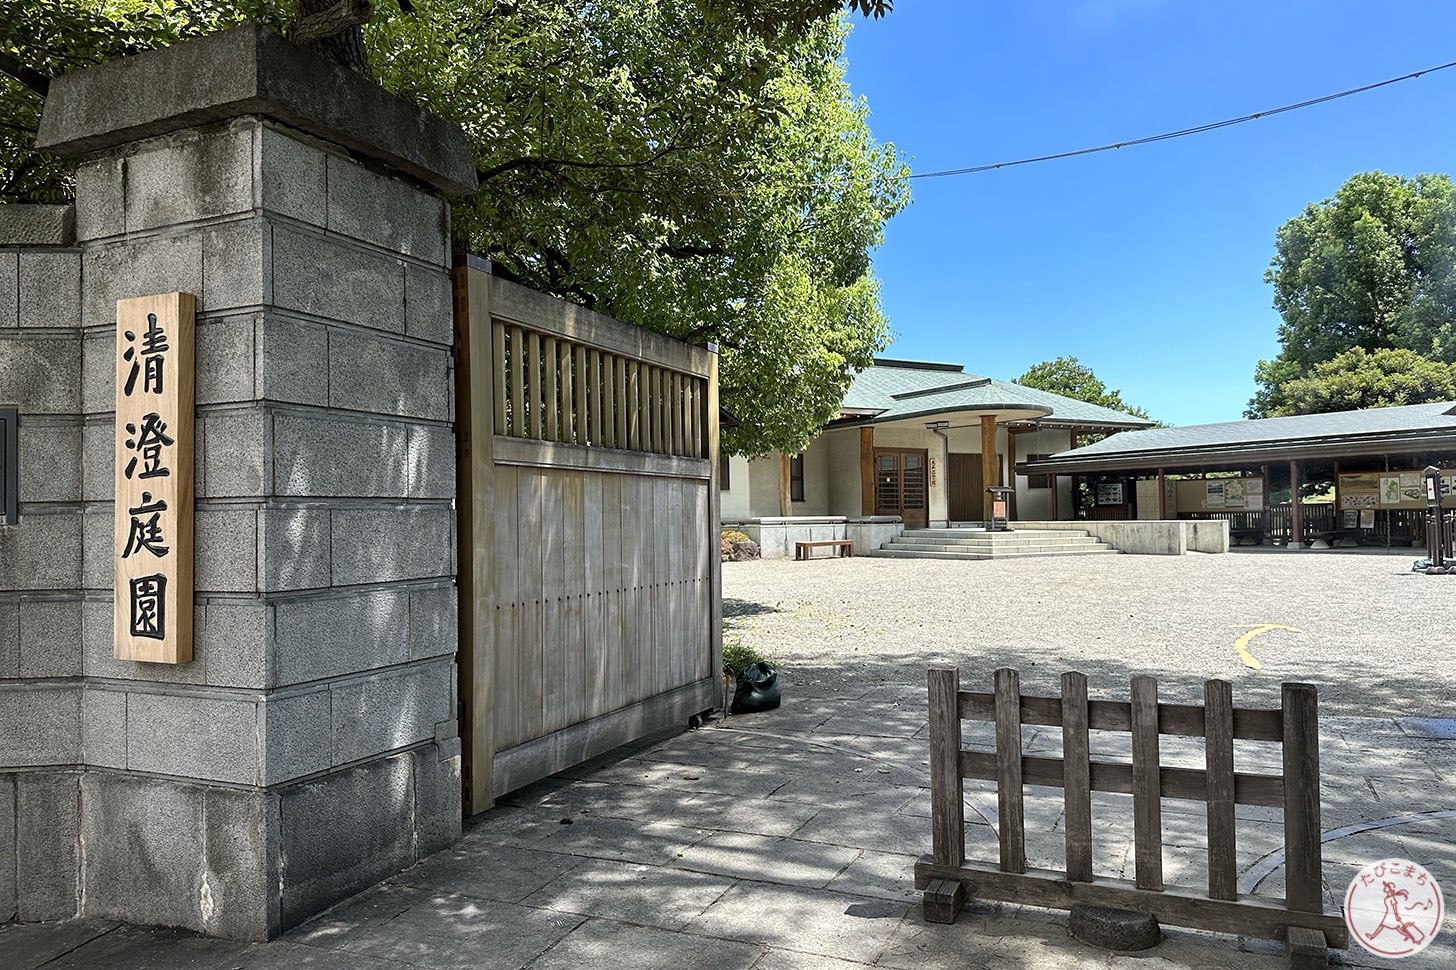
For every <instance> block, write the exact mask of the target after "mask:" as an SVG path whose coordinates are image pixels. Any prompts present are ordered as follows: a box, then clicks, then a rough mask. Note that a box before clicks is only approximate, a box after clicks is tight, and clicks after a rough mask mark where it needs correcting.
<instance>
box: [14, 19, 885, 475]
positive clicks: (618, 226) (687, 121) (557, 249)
mask: <svg viewBox="0 0 1456 970" xmlns="http://www.w3.org/2000/svg"><path fill="white" fill-rule="evenodd" d="M0 4H4V5H5V6H4V8H3V11H4V13H5V14H6V18H5V27H4V28H3V29H4V33H3V35H0V55H4V56H7V57H8V58H9V61H4V60H0V72H3V73H0V99H3V101H4V106H5V109H6V117H7V118H14V119H17V121H16V123H15V125H14V127H13V130H12V129H10V128H7V129H5V132H4V135H3V137H4V139H5V140H4V141H0V196H3V197H6V198H9V199H21V200H32V201H34V200H41V199H45V200H57V199H62V198H65V197H66V196H67V195H68V194H69V191H70V185H69V183H68V179H69V170H68V169H67V168H66V167H65V166H63V165H61V164H60V163H57V162H54V161H52V160H49V159H45V158H43V157H40V156H37V155H36V154H35V153H34V152H33V151H32V150H31V148H30V138H31V137H33V130H34V125H35V120H36V119H37V118H38V116H39V108H40V103H41V102H40V98H39V97H38V95H37V94H36V93H35V91H34V90H33V89H30V88H28V87H27V86H26V85H25V84H24V83H23V82H22V81H21V80H19V79H18V78H17V74H20V73H23V72H22V71H17V70H15V68H16V67H17V66H19V67H22V68H26V69H30V70H34V71H35V72H37V73H38V74H40V75H46V74H55V73H58V72H60V71H64V70H69V69H72V68H75V67H79V66H83V65H84V64H87V63H93V62H97V61H101V60H106V59H109V58H113V57H117V56H121V55H123V54H127V53H131V52H133V51H135V50H141V49H145V48H148V47H154V46H159V45H162V44H166V43H170V42H171V41H173V40H175V39H177V38H179V37H184V36H191V35H194V34H200V33H206V32H209V31H212V30H217V29H221V28H223V27H227V26H231V25H233V24H236V23H239V22H242V21H244V20H247V19H260V20H263V21H264V22H267V23H270V24H273V25H275V26H279V25H286V24H287V23H289V21H290V18H291V17H292V15H293V6H292V4H291V3H290V2H289V0H230V2H229V0H0ZM12 4H19V6H20V7H21V9H22V11H23V16H20V17H18V18H14V19H12V18H10V16H9V7H10V5H12ZM406 6H408V7H411V8H412V10H413V13H412V14H411V15H404V14H403V13H401V11H400V10H399V9H398V7H395V6H391V5H387V4H385V5H380V6H379V7H378V8H377V10H376V13H375V16H374V19H373V20H372V21H371V22H370V23H369V24H368V25H367V26H366V27H365V28H364V39H365V44H366V46H367V49H368V55H369V63H370V66H371V67H372V70H373V73H374V75H375V76H376V77H377V78H378V79H379V81H380V82H381V83H383V84H384V85H385V86H386V87H387V88H389V89H390V90H393V91H396V92H398V93H401V94H404V95H406V96H408V97H410V98H412V99H414V100H416V101H417V102H419V103H421V104H423V105H424V106H426V107H428V108H430V109H431V110H433V111H435V112H437V113H439V114H440V115H442V116H444V117H447V118H450V119H451V120H453V121H456V122H457V123H459V124H460V125H461V126H462V127H463V128H464V129H465V130H466V132H467V134H468V136H469V138H470V141H471V144H472V146H473V148H474V151H475V156H476V161H477V163H478V167H479V169H480V181H481V189H480V191H479V192H478V193H477V194H476V195H475V196H473V197H471V198H469V199H466V200H463V201H460V202H458V203H457V204H456V206H455V209H454V227H455V233H456V236H457V237H458V238H459V239H460V240H462V241H463V242H464V243H465V244H466V245H468V246H469V247H470V248H471V249H472V250H473V251H475V252H477V253H480V254H482V255H486V256H488V257H490V258H491V259H492V260H494V261H495V262H496V264H497V265H498V266H499V267H500V269H501V271H502V272H504V273H506V274H508V275H511V276H514V277H516V278H518V279H520V280H522V281H523V282H525V283H526V284H528V285H530V286H533V287H535V288H538V289H541V290H545V291H547V292H552V293H556V294H558V295H561V296H564V297H566V298H568V299H571V300H575V301H577V302H580V303H583V304H585V305H588V306H591V307H593V308H595V309H598V310H601V311H603V312H605V313H610V314H612V315H614V316H617V317H620V318H621V319H624V320H627V321H629V322H633V323H638V324H641V325H643V326H647V327H650V328H652V329H655V330H659V331H662V332H664V333H669V334H672V335H674V336H677V337H681V338H683V339H686V340H690V341H695V342H697V341H714V342H716V343H718V344H719V346H720V348H721V349H722V351H723V356H722V361H721V364H722V386H723V403H724V406H725V407H727V408H728V409H729V410H730V411H732V412H733V413H734V414H735V415H736V416H737V417H738V418H739V419H740V420H741V421H742V427H740V428H738V429H734V430H731V431H725V433H724V444H725V447H726V448H727V449H728V450H730V451H733V452H738V453H743V454H748V455H752V456H756V455H761V454H764V453H766V452H769V451H772V450H782V451H786V452H790V453H792V452H796V451H799V450H801V449H802V448H803V447H804V446H805V445H806V444H807V442H808V440H809V439H810V438H811V437H812V435H813V434H814V433H815V432H816V431H817V429H818V428H819V427H820V426H821V425H822V424H824V423H825V422H827V421H828V420H830V419H831V418H833V417H834V415H835V414H836V413H837V408H838V405H839V402H840V400H841V399H842V397H843V394H844V392H845V391H846V390H847V389H848V385H849V381H850V378H851V375H852V373H853V372H854V371H855V370H857V369H861V368H863V367H865V366H868V365H869V363H870V360H871V358H872V357H873V355H874V354H875V352H877V351H878V350H879V349H880V348H881V347H882V346H883V345H884V344H885V342H886V338H887V328H886V323H885V320H884V316H883V314H882V312H881V309H880V302H879V293H878V286H877V282H876V280H875V278H874V275H873V272H872V268H871V264H870V257H869V254H870V252H871V251H872V249H873V248H874V247H875V246H877V245H878V244H879V242H880V240H881V231H882V228H883V225H884V223H885V221H886V220H887V219H889V218H890V217H891V216H892V215H893V214H894V213H895V212H897V211H899V209H900V208H902V207H903V206H904V205H905V204H906V202H907V201H908V189H907V184H908V183H907V181H906V179H905V176H906V174H907V170H906V168H905V166H904V165H903V164H902V163H901V162H900V161H899V160H898V159H897V157H896V155H895V152H894V149H893V148H892V147H891V146H885V145H879V144H877V143H876V142H875V141H874V139H873V137H872V136H871V134H870V132H869V128H868V124H867V122H866V117H867V107H866V106H865V104H864V103H863V102H862V101H857V100H855V99H854V98H853V97H852V96H851V94H850V92H849V89H848V86H847V84H846V83H845V80H844V70H843V63H842V58H843V50H844V46H843V45H844V37H845V34H846V31H847V29H848V28H847V26H846V25H845V23H844V21H843V20H842V18H841V15H840V13H839V9H840V7H841V3H839V2H830V0H756V2H754V0H715V2H714V0H699V2H687V0H677V2H672V0H596V2H591V3H586V2H577V3H563V2H560V0H414V2H413V3H412V4H406ZM849 6H850V7H851V9H853V10H857V11H859V12H861V13H863V14H865V15H866V16H869V15H876V16H877V15H879V14H882V13H883V12H885V11H886V10H887V9H889V4H888V3H884V2H881V0H851V2H850V4H849ZM5 75H8V78H7V77H6V76H5ZM12 108H14V109H20V110H11V109H12Z"/></svg>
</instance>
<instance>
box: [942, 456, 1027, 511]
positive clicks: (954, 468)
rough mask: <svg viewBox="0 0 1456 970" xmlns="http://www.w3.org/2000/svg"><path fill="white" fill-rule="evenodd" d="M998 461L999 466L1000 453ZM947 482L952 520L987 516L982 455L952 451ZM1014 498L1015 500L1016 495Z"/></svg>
mask: <svg viewBox="0 0 1456 970" xmlns="http://www.w3.org/2000/svg"><path fill="white" fill-rule="evenodd" d="M996 463H997V465H998V466H999V465H1000V463H1001V456H1000V455H999V454H998V455H997V456H996ZM946 484H947V485H948V486H949V487H950V495H949V498H950V520H951V521H952V522H980V521H982V520H983V519H985V518H986V505H985V501H986V479H985V478H984V477H983V476H982V475H981V456H980V455H958V454H956V453H955V452H951V455H950V477H949V479H948V481H947V482H946ZM1012 499H1013V501H1014V499H1015V496H1014V495H1013V496H1012ZM1014 507H1015V506H1014V505H1013V508H1014ZM1011 514H1012V517H1013V518H1015V516H1016V513H1015V512H1014V511H1013V512H1012V513H1011Z"/></svg>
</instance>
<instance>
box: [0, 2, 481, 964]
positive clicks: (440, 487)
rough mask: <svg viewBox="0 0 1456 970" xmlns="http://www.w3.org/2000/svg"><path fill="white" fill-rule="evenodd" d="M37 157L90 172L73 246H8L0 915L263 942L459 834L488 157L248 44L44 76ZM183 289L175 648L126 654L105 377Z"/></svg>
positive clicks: (413, 112)
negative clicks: (456, 234)
mask: <svg viewBox="0 0 1456 970" xmlns="http://www.w3.org/2000/svg"><path fill="white" fill-rule="evenodd" d="M38 144H39V146H40V147H42V148H46V149H49V150H51V151H54V152H57V153H60V154H64V155H70V156H78V157H79V158H80V168H79V171H78V175H77V184H76V206H75V213H74V240H71V239H69V238H65V236H64V230H60V229H57V230H54V231H52V230H49V229H48V230H46V231H47V232H49V235H47V236H46V237H45V239H44V240H42V241H43V242H46V243H48V244H49V245H47V246H44V247H41V248H37V247H36V246H33V245H27V244H28V243H30V242H33V240H30V239H28V238H17V237H15V236H13V235H12V237H11V238H9V239H6V238H0V406H3V405H5V404H6V403H11V402H14V403H16V404H18V406H19V408H20V412H21V413H20V420H19V426H20V428H21V435H22V439H21V440H22V442H23V444H24V447H23V448H22V452H23V454H22V455H21V463H20V471H21V482H22V489H21V499H22V502H21V507H20V512H21V514H20V521H19V523H18V524H17V525H13V526H4V525H3V524H0V873H19V874H20V875H19V878H17V879H16V880H13V884H12V885H7V880H6V879H5V876H4V875H0V921H3V920H4V919H7V918H9V917H11V916H13V915H17V914H18V915H19V917H20V918H22V919H50V918H59V917H64V916H69V915H76V914H80V915H84V916H91V917H102V918H108V919H119V920H125V921H131V922H137V923H154V924H163V925H173V926H182V927H188V928H191V929H194V930H198V931H200V932H204V933H208V934H213V935H220V936H227V937H235V938H243V939H263V938H266V937H270V936H273V935H276V934H277V933H278V932H280V930H282V929H284V928H287V927H289V926H292V925H294V924H297V923H299V922H301V921H302V920H304V919H306V918H307V917H309V916H310V915H312V914H314V913H316V912H318V911H319V910H321V909H323V908H325V907H327V906H329V905H331V904H332V903H334V902H336V901H337V900H339V899H341V898H343V897H344V896H346V895H348V894H350V893H353V892H356V891H358V890H360V889H363V888H364V887H366V886H368V885H370V884H371V883H373V882H375V881H377V880H379V879H381V878H383V877H385V876H388V875H390V874H391V873H393V872H395V871H398V870H400V869H402V868H404V867H406V866H409V865H411V864H413V863H414V862H415V861H417V860H418V859H420V858H422V857H424V856H425V855H428V854H429V853H431V852H433V851H435V850H437V849H439V848H441V847H443V846H445V845H447V844H449V843H450V842H451V841H452V840H453V839H454V838H456V837H457V836H458V834H459V830H460V777H459V773H460V761H459V740H458V737H457V732H456V724H455V716H456V715H455V710H456V702H455V678H456V675H455V670H454V654H455V651H456V634H455V616H456V601H455V587H454V577H455V558H456V550H455V536H454V516H453V513H452V510H451V501H452V499H453V496H454V488H455V470H454V461H455V457H454V451H455V449H454V441H453V437H452V432H451V423H452V420H453V396H452V374H451V368H452V357H451V343H452V323H451V288H450V281H449V275H448V263H449V253H450V245H449V243H450V236H449V209H448V206H447V204H446V202H445V197H446V196H451V195H459V194H462V193H466V192H469V191H471V190H473V189H474V187H475V171H474V164H473V161H472V159H471V157H470V153H469V149H468V146H467V144H466V141H465V138H464V135H463V133H462V132H461V131H460V130H459V129H458V128H456V127H454V126H452V125H449V124H447V123H445V122H443V121H441V120H440V119H438V118H436V117H435V116H433V115H430V114H429V113H427V112H425V111H422V110H420V109H419V108H417V107H415V106H414V105H412V104H409V103H408V102H405V101H403V100H401V99H399V98H395V97H393V96H391V95H389V94H387V93H385V92H384V91H383V90H382V89H381V88H379V87H378V86H377V85H376V84H374V83H373V82H371V81H369V80H367V79H364V78H361V77H359V76H358V75H355V74H352V73H350V72H348V71H345V70H343V69H341V68H337V67H335V66H333V65H331V64H329V63H328V62H325V61H323V60H321V59H320V58H318V57H316V56H315V55H313V54H310V53H308V52H306V51H303V50H301V49H299V48H295V47H293V46H292V45H290V44H287V43H286V42H284V41H283V40H282V39H280V38H279V37H277V36H276V35H274V34H271V33H269V32H267V31H264V30H261V29H258V28H253V27H246V28H240V29H237V30H233V31H229V32H226V33H223V34H218V35H214V36H211V37H207V38H203V39H200V40H195V41H191V42H188V43H184V44H179V45H177V46H174V47H172V48H169V49H166V50H161V51H155V52H151V53H148V54H142V55H139V56H136V57H132V58H128V59H125V60H122V61H117V62H113V63H110V64H105V65H101V66H98V67H94V68H90V69H87V70H84V71H81V72H78V73H76V74H73V75H69V76H66V77H63V78H60V79H58V80H57V81H55V82H54V83H53V84H52V87H51V94H50V97H49V98H48V100H47V103H46V108H45V113H44V120H43V122H42V126H41V135H40V138H39V139H38ZM19 213H20V209H19V208H18V207H17V208H16V209H15V210H14V212H13V213H12V214H13V215H16V216H17V218H16V219H9V220H7V219H5V218H0V233H4V232H6V230H7V227H8V226H10V225H12V224H20V223H24V224H26V225H30V224H31V223H34V222H35V221H36V220H37V219H39V220H40V221H42V222H44V221H45V219H47V218H50V215H48V213H47V212H40V211H39V210H37V214H36V215H35V217H34V218H32V219H31V220H30V222H26V220H25V219H19V215H18V214H19ZM17 219H18V220H19V221H18V222H17ZM52 221H55V220H54V219H52ZM7 244H8V245H9V247H10V248H4V247H6V246H7ZM174 290H180V291H184V292H187V293H191V294H193V295H194V296H195V297H196V299H197V308H198V316H197V330H196V333H197V341H196V344H197V349H196V467H195V484H196V496H197V498H196V516H195V517H196V542H195V546H196V548H195V557H196V558H195V569H196V574H195V588H196V595H195V604H196V605H195V611H196V615H195V633H194V639H195V646H194V654H195V656H194V660H193V661H192V662H191V663H187V664H181V665H164V664H150V663H141V662H132V661H122V660H116V659H113V655H112V609H113V592H112V586H113V577H112V572H113V542H114V529H113V524H112V515H113V508H112V498H113V477H114V474H115V462H114V459H113V436H114V432H115V429H114V415H113V411H114V408H115V388H114V379H113V372H114V367H115V362H114V360H115V359H114V355H115V346H116V333H115V328H116V302H117V300H119V299H123V298H127V297H132V296H139V295H145V294H154V293H165V292H169V291H174ZM14 308H19V309H17V310H16V312H15V313H10V310H11V309H14ZM7 313H10V317H7V316H6V314H7ZM11 318H13V319H11ZM0 521H3V520H0ZM8 769H14V770H8ZM12 806H14V807H13V808H12Z"/></svg>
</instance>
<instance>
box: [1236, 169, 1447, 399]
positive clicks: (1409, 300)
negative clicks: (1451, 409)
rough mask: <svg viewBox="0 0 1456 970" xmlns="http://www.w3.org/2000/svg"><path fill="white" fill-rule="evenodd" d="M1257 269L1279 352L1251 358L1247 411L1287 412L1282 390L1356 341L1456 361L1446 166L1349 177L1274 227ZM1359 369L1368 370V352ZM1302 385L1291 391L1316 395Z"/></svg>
mask: <svg viewBox="0 0 1456 970" xmlns="http://www.w3.org/2000/svg"><path fill="white" fill-rule="evenodd" d="M1265 278H1266V279H1267V280H1268V281H1269V282H1270V283H1272V284H1273V286H1274V308H1275V309H1277V310H1278V311H1279V313H1280V316H1281V317H1282V318H1283V322H1282V323H1281V325H1280V327H1279V341H1280V352H1279V355H1278V356H1277V357H1276V358H1275V359H1273V360H1261V361H1260V362H1259V364H1258V367H1257V369H1256V371H1255V379H1256V381H1257V382H1258V384H1259V389H1258V391H1257V393H1256V394H1255V396H1254V398H1253V400H1251V401H1250V402H1249V408H1248V411H1247V412H1246V413H1247V414H1248V416H1249V417H1263V416H1266V415H1271V414H1288V413H1293V411H1292V410H1291V409H1292V408H1296V407H1298V406H1299V404H1298V403H1297V402H1296V400H1295V398H1293V397H1291V396H1290V395H1289V394H1288V393H1287V389H1288V388H1290V387H1291V386H1292V385H1293V384H1294V383H1295V382H1301V381H1307V380H1311V379H1316V375H1315V368H1316V366H1317V365H1318V364H1320V363H1322V362H1325V361H1331V360H1332V359H1334V358H1336V357H1338V356H1339V355H1341V354H1344V353H1345V352H1346V351H1350V350H1353V349H1356V348H1358V349H1362V350H1365V351H1367V352H1371V353H1373V352H1375V351H1379V350H1382V349H1390V348H1403V349H1406V350H1410V351H1414V352H1415V354H1416V355H1419V356H1421V357H1427V358H1431V359H1433V360H1438V361H1445V362H1448V363H1449V362H1451V361H1456V332H1453V326H1456V186H1453V185H1452V182H1451V179H1450V178H1448V177H1447V176H1445V175H1418V176H1416V177H1415V178H1403V177H1401V176H1397V175H1386V174H1384V173H1382V172H1365V173H1362V174H1359V175H1356V176H1353V177H1352V178H1350V179H1349V180H1348V181H1346V182H1345V184H1344V185H1342V186H1341V187H1340V189H1339V191H1338V192H1336V193H1335V195H1334V197H1333V198H1330V199H1325V200H1324V201H1322V202H1320V203H1318V204H1312V205H1310V206H1308V207H1307V208H1306V209H1305V210H1304V212H1303V213H1301V214H1300V215H1298V216H1296V217H1295V218H1293V219H1291V220H1289V221H1288V222H1287V223H1285V224H1284V225H1283V226H1282V227H1280V229H1279V233H1278V237H1277V241H1276V247H1275V256H1274V259H1273V261H1272V262H1271V263H1270V266H1269V269H1268V271H1267V272H1266V274H1265ZM1358 369H1359V370H1360V371H1361V372H1362V373H1370V370H1369V364H1368V361H1367V362H1365V363H1363V364H1361V365H1360V367H1359V368H1358ZM1340 372H1341V373H1345V370H1344V369H1342V370H1341V371H1340ZM1301 388H1302V390H1301V392H1300V397H1299V400H1305V401H1312V400H1315V399H1316V397H1311V396H1310V395H1309V393H1308V392H1307V385H1303V384H1301ZM1331 397H1332V398H1333V397H1338V394H1336V393H1335V392H1333V391H1332V392H1331ZM1375 397H1377V398H1378V397H1379V395H1378V394H1377V395H1375Z"/></svg>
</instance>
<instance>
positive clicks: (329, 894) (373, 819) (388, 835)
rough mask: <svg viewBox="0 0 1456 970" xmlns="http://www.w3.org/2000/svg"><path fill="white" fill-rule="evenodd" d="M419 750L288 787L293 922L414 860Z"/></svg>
mask: <svg viewBox="0 0 1456 970" xmlns="http://www.w3.org/2000/svg"><path fill="white" fill-rule="evenodd" d="M413 758H414V755H413V753H411V752H406V753H404V754H399V755H395V756H394V757H390V758H382V759H380V760H378V761H372V762H369V763H368V764H363V765H358V766H356V767H353V768H349V769H346V770H344V771H339V772H335V773H334V774H331V775H325V776H324V777H322V778H319V779H317V780H315V781H310V782H306V783H304V784H300V785H295V786H290V787H289V788H286V789H284V790H283V792H282V793H281V794H280V803H279V811H280V823H281V832H282V845H281V850H282V858H283V900H282V920H283V927H284V928H285V929H287V928H288V927H292V926H297V925H298V924H299V923H302V922H303V921H304V920H306V919H308V918H309V917H310V916H312V915H314V914H315V913H317V912H320V911H321V910H324V909H327V908H328V907H329V906H332V905H333V904H334V903H336V902H338V901H339V900H341V899H343V898H344V897H345V896H349V895H351V894H353V893H356V892H359V891H360V890H361V889H367V888H368V887H369V886H372V885H373V884H374V883H376V882H378V881H379V880H381V879H384V878H385V877H387V876H392V875H394V874H395V873H396V872H399V871H400V870H401V869H404V868H405V867H407V866H410V865H412V864H413V863H414V861H415V833H414V823H413V816H414V810H415V805H414V779H413V770H412V762H413Z"/></svg>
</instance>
